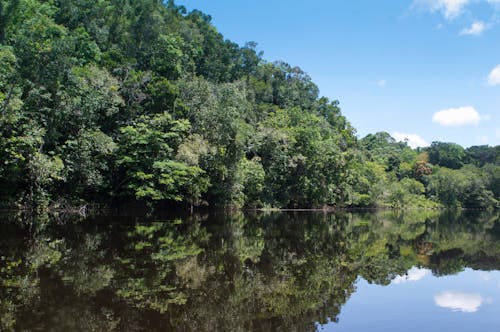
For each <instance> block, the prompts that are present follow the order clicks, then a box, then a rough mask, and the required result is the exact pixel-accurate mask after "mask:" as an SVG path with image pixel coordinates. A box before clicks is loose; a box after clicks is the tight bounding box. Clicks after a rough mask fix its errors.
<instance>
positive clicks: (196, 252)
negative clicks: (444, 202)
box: [0, 211, 500, 331]
mask: <svg viewBox="0 0 500 332" xmlns="http://www.w3.org/2000/svg"><path fill="white" fill-rule="evenodd" d="M1 219H2V222H1V223H0V234H1V237H2V241H0V251H1V257H0V285H1V287H0V299H1V302H0V324H1V325H0V327H1V330H5V331H10V330H33V329H36V330H71V331H79V330H82V331H83V330H85V331H88V330H92V331H113V330H127V331H159V330H179V331H208V330H217V331H248V330H254V331H268V330H283V331H314V330H316V328H317V323H318V322H319V323H326V322H328V321H336V320H337V319H338V316H339V313H340V310H341V308H342V306H343V305H344V304H345V302H346V301H347V300H348V299H349V297H350V295H351V294H352V293H353V292H354V291H355V283H356V280H357V278H358V276H361V277H363V278H364V279H366V280H367V281H368V282H371V283H377V284H381V285H387V284H389V283H390V282H391V281H392V280H393V279H394V278H396V276H398V275H402V274H405V272H406V271H408V270H409V269H410V268H412V267H414V266H416V267H420V268H428V269H431V270H432V273H433V274H435V275H438V276H439V275H447V274H452V273H457V272H459V271H461V270H462V269H464V268H465V267H471V268H475V269H483V270H492V269H498V268H499V267H500V241H498V239H499V237H500V222H499V220H498V214H492V213H481V214H479V213H474V214H467V213H456V212H455V213H453V214H452V213H439V212H436V211H406V212H394V211H388V212H381V213H357V214H352V213H339V214H323V213H254V214H246V215H245V214H243V213H231V214H216V215H193V216H189V217H183V218H163V219H155V220H146V219H144V220H140V219H139V220H138V219H137V218H131V217H127V218H110V217H106V218H104V217H99V218H97V217H96V218H87V219H83V218H81V217H75V216H48V215H45V216H39V217H37V218H28V217H25V216H22V215H17V216H12V215H10V216H3V217H2V218H1Z"/></svg>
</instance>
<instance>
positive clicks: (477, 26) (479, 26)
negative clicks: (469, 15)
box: [460, 21, 486, 36]
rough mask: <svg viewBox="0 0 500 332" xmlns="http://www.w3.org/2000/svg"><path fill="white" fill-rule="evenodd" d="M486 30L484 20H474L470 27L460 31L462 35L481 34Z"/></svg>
mask: <svg viewBox="0 0 500 332" xmlns="http://www.w3.org/2000/svg"><path fill="white" fill-rule="evenodd" d="M484 30H486V25H485V24H484V22H481V21H477V22H473V23H472V25H471V26H470V28H465V29H463V30H462V31H461V32H460V35H461V36H464V35H468V36H479V35H481V34H482V33H483V31H484Z"/></svg>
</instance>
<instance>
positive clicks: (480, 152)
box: [353, 132, 500, 209]
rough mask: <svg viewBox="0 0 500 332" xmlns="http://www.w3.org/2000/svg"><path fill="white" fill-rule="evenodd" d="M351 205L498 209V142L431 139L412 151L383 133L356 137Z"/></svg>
mask: <svg viewBox="0 0 500 332" xmlns="http://www.w3.org/2000/svg"><path fill="white" fill-rule="evenodd" d="M359 154H360V156H358V159H359V160H361V162H359V163H357V164H356V166H355V169H356V173H357V174H358V177H357V178H356V181H355V184H354V192H355V194H354V195H353V197H354V198H353V204H354V205H356V206H363V207H405V206H409V207H421V208H439V207H455V208H469V209H485V208H498V207H499V197H500V146H495V147H490V146H486V145H483V146H471V147H469V148H467V149H464V148H463V147H461V146H460V145H458V144H455V143H444V142H433V143H432V144H431V145H430V146H429V147H426V148H418V149H411V148H410V147H409V146H408V145H407V144H406V142H396V141H395V139H394V138H392V137H391V136H390V135H389V134H388V133H385V132H381V133H376V134H369V135H367V136H366V137H364V138H362V139H361V140H359Z"/></svg>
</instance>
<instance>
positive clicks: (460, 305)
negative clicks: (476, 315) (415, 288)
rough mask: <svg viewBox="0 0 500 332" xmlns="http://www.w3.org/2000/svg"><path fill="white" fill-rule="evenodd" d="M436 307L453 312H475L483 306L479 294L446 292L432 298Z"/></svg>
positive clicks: (482, 300)
mask: <svg viewBox="0 0 500 332" xmlns="http://www.w3.org/2000/svg"><path fill="white" fill-rule="evenodd" d="M434 302H435V303H436V305H438V306H440V307H443V308H447V309H451V310H453V311H462V312H468V313H473V312H476V311H477V310H478V309H479V307H480V306H481V305H482V304H483V302H484V299H483V297H482V296H481V294H477V293H476V294H468V293H462V292H456V291H446V292H442V293H439V294H436V295H435V296H434Z"/></svg>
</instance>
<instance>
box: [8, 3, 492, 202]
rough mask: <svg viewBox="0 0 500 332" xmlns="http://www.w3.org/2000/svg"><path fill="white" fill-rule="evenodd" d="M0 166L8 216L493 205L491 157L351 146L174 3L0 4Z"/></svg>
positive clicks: (338, 118) (277, 73) (481, 151)
mask: <svg viewBox="0 0 500 332" xmlns="http://www.w3.org/2000/svg"><path fill="white" fill-rule="evenodd" d="M366 111H367V112H369V110H366ZM0 161H1V163H0V207H1V208H11V209H49V208H51V209H57V208H65V207H78V206H86V205H95V206H99V207H108V206H117V205H120V204H128V203H131V202H133V203H136V204H141V205H144V206H154V205H157V204H163V205H167V206H177V207H182V208H193V207H198V206H201V207H203V206H210V207H231V208H324V207H336V208H345V207H356V208H360V207H361V208H445V207H453V208H472V209H495V208H498V207H499V206H500V146H494V147H491V146H471V147H468V148H463V147H461V146H460V145H457V144H454V143H448V142H433V143H432V144H431V145H430V146H429V147H427V148H418V149H412V148H410V147H409V146H408V144H407V143H406V142H397V141H396V140H395V139H394V138H393V137H391V136H390V134H388V133H385V132H379V133H374V134H369V135H367V136H366V137H363V138H359V137H357V135H356V130H355V128H353V126H352V125H351V124H350V123H349V121H348V120H347V119H346V118H345V117H344V116H343V115H342V113H341V110H340V106H339V101H337V100H329V99H328V98H326V97H322V96H320V95H319V89H318V87H317V86H316V85H315V84H314V83H313V82H312V80H311V78H310V76H308V74H307V73H305V72H304V71H302V70H301V69H300V68H298V67H295V66H293V65H290V64H287V63H285V62H282V61H276V62H269V61H266V60H265V59H264V57H263V53H262V52H260V51H259V50H258V48H257V44H256V43H255V42H248V43H247V44H245V45H243V46H241V45H238V44H236V43H234V42H231V41H230V40H227V39H225V38H224V36H222V35H221V34H220V33H219V32H218V31H217V29H216V28H215V27H214V26H213V25H212V24H211V17H210V16H209V15H207V14H204V13H202V12H200V11H198V10H193V11H190V12H188V11H187V10H186V9H185V8H184V7H183V6H177V5H176V4H175V3H174V1H168V2H163V1H161V0H0Z"/></svg>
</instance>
